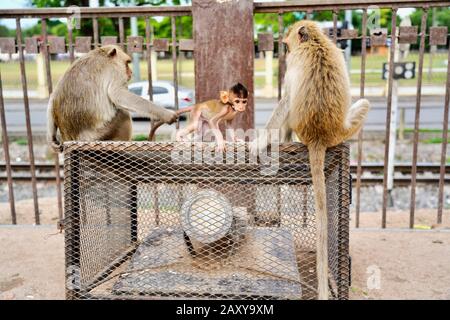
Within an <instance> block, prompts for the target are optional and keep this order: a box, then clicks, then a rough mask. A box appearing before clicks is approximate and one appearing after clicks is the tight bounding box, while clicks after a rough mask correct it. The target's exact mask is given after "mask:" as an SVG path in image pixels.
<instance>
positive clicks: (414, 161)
mask: <svg viewBox="0 0 450 320" xmlns="http://www.w3.org/2000/svg"><path fill="white" fill-rule="evenodd" d="M427 17H428V8H424V9H423V12H422V22H421V26H420V49H419V71H418V75H417V93H416V111H415V118H414V145H413V158H412V172H411V203H410V208H409V228H410V229H413V228H414V213H415V209H416V178H417V177H416V176H417V151H418V144H419V122H420V107H421V98H422V74H423V57H424V52H425V35H426V33H427ZM390 70H392V69H390Z"/></svg>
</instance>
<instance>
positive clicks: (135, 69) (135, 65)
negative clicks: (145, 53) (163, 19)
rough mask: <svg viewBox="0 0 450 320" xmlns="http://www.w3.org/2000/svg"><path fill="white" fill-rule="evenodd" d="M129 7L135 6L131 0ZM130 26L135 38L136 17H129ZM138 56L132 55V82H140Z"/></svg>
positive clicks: (136, 29)
mask: <svg viewBox="0 0 450 320" xmlns="http://www.w3.org/2000/svg"><path fill="white" fill-rule="evenodd" d="M131 5H132V6H134V5H136V2H135V1H134V0H133V1H132V2H131ZM130 24H131V35H132V36H137V35H138V24H137V17H131V18H130ZM140 60H141V59H140V54H139V53H137V52H135V53H133V82H138V81H141V70H140V67H139V64H140Z"/></svg>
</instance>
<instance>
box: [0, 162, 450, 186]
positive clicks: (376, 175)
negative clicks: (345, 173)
mask: <svg viewBox="0 0 450 320" xmlns="http://www.w3.org/2000/svg"><path fill="white" fill-rule="evenodd" d="M35 168H36V179H37V181H39V182H52V181H55V180H56V175H55V166H54V164H53V163H37V164H36V165H35ZM361 168H362V172H363V174H364V173H369V174H370V175H371V176H367V175H363V176H362V177H361V182H362V183H363V184H381V183H383V176H382V174H383V172H384V166H383V163H363V164H362V166H361ZM11 170H12V172H13V180H14V181H21V182H27V181H31V174H30V164H29V163H12V164H11ZM356 170H357V166H356V165H351V166H350V171H351V173H352V178H353V182H356ZM394 171H395V172H396V173H399V174H401V175H402V176H396V177H394V184H395V185H409V184H410V183H411V177H410V175H411V171H412V166H411V165H409V164H398V165H395V167H394ZM439 173H440V165H439V164H433V163H419V164H418V165H417V174H418V176H417V183H427V184H435V183H439ZM445 173H446V175H450V165H447V166H445ZM408 175H409V176H408ZM60 176H61V179H63V178H64V177H63V173H62V170H61V172H60ZM6 179H7V176H6V164H5V163H4V162H1V163H0V181H6ZM444 182H445V183H450V177H445V180H444Z"/></svg>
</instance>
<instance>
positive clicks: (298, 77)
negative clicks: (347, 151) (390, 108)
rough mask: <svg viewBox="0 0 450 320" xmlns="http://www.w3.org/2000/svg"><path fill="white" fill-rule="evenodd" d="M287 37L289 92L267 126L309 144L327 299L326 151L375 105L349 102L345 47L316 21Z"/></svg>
mask: <svg viewBox="0 0 450 320" xmlns="http://www.w3.org/2000/svg"><path fill="white" fill-rule="evenodd" d="M283 42H284V43H285V44H286V45H287V48H288V55H287V58H286V62H287V70H286V75H285V79H284V96H283V98H282V100H281V101H280V103H279V105H278V107H277V108H276V109H275V110H274V112H273V114H272V117H271V119H270V120H269V122H268V123H267V125H266V129H280V130H281V135H282V137H281V140H282V141H290V140H291V133H292V132H294V133H295V134H296V135H297V136H298V138H299V139H300V141H301V142H302V143H304V144H305V145H306V146H307V147H308V151H309V161H310V167H311V176H312V182H313V188H314V194H315V212H316V217H317V264H316V265H317V277H318V298H319V299H328V229H327V228H328V216H327V205H326V189H325V174H324V162H325V152H326V150H327V148H328V147H332V146H335V145H337V144H340V143H342V142H343V141H344V140H346V139H348V138H350V137H351V136H353V135H354V134H355V133H357V132H358V131H359V130H360V128H361V127H362V125H363V123H364V120H365V118H366V115H367V112H368V111H369V108H370V105H369V101H367V100H365V99H361V100H359V101H357V102H356V103H355V104H354V105H352V106H350V104H351V94H350V84H349V77H348V74H347V69H346V66H345V61H344V57H343V54H342V51H341V50H340V49H338V48H337V47H336V45H335V44H334V43H333V42H332V41H331V40H330V39H329V38H328V37H327V36H326V35H325V34H323V33H322V31H321V29H320V28H319V27H318V26H317V24H316V23H314V22H312V21H305V20H303V21H299V22H297V23H295V24H294V25H293V26H291V27H290V28H289V30H288V32H287V34H286V36H285V38H284V39H283ZM266 132H268V131H266ZM268 134H269V133H265V135H268ZM267 138H268V137H259V138H258V140H257V141H256V144H255V145H253V149H255V148H256V149H259V150H261V149H263V148H265V147H266V146H267Z"/></svg>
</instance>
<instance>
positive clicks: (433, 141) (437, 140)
mask: <svg viewBox="0 0 450 320" xmlns="http://www.w3.org/2000/svg"><path fill="white" fill-rule="evenodd" d="M442 141H443V140H442V138H439V137H436V138H430V139H426V140H423V141H422V142H423V143H426V144H441V143H442Z"/></svg>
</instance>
